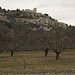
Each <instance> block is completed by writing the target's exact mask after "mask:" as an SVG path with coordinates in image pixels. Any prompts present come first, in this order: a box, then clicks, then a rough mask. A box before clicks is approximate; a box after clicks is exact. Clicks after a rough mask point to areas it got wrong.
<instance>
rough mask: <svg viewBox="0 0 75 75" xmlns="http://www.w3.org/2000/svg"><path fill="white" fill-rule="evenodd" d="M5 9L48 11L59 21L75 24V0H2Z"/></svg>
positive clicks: (0, 4)
mask: <svg viewBox="0 0 75 75" xmlns="http://www.w3.org/2000/svg"><path fill="white" fill-rule="evenodd" d="M0 6H1V7H2V8H5V9H10V10H12V9H17V8H18V9H33V8H35V7H36V8H37V12H41V13H43V14H44V13H47V14H49V15H50V16H51V17H53V18H55V19H57V20H58V21H61V22H64V23H67V24H69V25H70V24H71V25H75V0H0Z"/></svg>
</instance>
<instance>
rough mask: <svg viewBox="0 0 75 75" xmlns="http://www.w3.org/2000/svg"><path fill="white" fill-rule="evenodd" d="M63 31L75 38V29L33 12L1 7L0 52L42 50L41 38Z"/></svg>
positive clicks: (34, 10)
mask: <svg viewBox="0 0 75 75" xmlns="http://www.w3.org/2000/svg"><path fill="white" fill-rule="evenodd" d="M57 30H59V32H60V31H61V30H62V31H64V32H66V33H67V35H69V36H73V37H74V36H75V27H72V26H68V25H67V24H65V23H63V22H58V21H57V20H56V19H53V18H52V17H51V16H49V15H48V14H42V13H38V12H37V9H36V8H34V9H33V10H29V9H26V10H20V9H16V10H5V9H2V8H1V7H0V51H10V50H11V51H12V50H14V51H25V50H41V49H42V47H41V45H42V43H41V42H40V40H39V39H40V38H42V37H45V36H48V37H49V35H50V34H52V33H55V32H56V31H57Z"/></svg>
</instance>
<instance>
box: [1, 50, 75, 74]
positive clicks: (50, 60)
mask: <svg viewBox="0 0 75 75" xmlns="http://www.w3.org/2000/svg"><path fill="white" fill-rule="evenodd" d="M14 57H15V58H16V61H14ZM24 60H25V69H24V62H23V61H24ZM62 72H63V73H75V51H69V52H63V53H61V54H60V59H59V60H55V53H54V52H52V51H50V52H49V54H48V56H47V57H45V56H44V52H43V51H29V52H15V53H14V56H13V57H11V56H10V53H9V52H4V53H1V54H0V74H1V73H15V74H16V73H17V74H26V73H62Z"/></svg>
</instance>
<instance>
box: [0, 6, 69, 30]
mask: <svg viewBox="0 0 75 75" xmlns="http://www.w3.org/2000/svg"><path fill="white" fill-rule="evenodd" d="M0 21H6V22H8V23H12V22H16V23H18V22H19V23H22V24H24V25H26V27H27V28H30V29H31V30H39V29H42V30H44V31H50V30H52V29H53V27H57V26H58V27H63V28H67V27H68V25H67V24H65V23H63V22H58V21H57V20H55V19H53V18H52V17H51V16H49V15H48V14H42V13H38V12H37V8H34V9H33V10H30V9H25V10H20V9H16V10H5V9H2V8H1V7H0Z"/></svg>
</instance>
